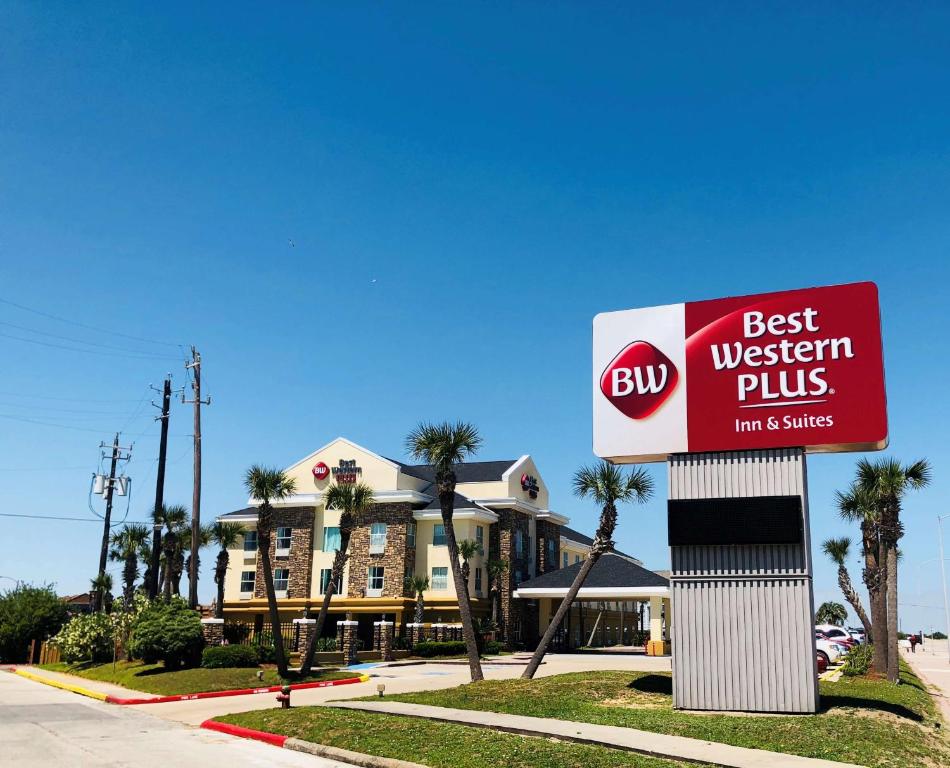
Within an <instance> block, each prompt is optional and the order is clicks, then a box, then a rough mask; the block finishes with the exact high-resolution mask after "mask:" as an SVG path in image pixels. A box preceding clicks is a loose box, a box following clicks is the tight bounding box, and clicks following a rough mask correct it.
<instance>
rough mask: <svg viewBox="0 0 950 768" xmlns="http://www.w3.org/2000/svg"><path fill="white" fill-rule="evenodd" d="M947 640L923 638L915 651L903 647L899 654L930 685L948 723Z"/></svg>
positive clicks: (949, 676) (949, 675)
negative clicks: (922, 642) (921, 644)
mask: <svg viewBox="0 0 950 768" xmlns="http://www.w3.org/2000/svg"><path fill="white" fill-rule="evenodd" d="M947 642H948V641H947V640H925V641H924V644H923V646H919V645H918V646H917V651H916V653H911V652H910V651H909V650H907V649H906V648H904V649H901V654H902V656H903V657H904V661H906V662H907V663H908V664H910V666H911V668H912V669H913V670H914V672H916V673H917V676H918V677H920V678H921V679H923V681H924V682H926V683H928V684H929V685H930V686H931V689H932V690H933V693H934V698H935V699H936V701H937V704H938V706H939V707H940V709H941V710H942V711H943V716H944V719H945V720H946V721H947V722H948V723H950V658H948V656H947V651H948V649H947Z"/></svg>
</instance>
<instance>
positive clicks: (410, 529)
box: [406, 522, 416, 547]
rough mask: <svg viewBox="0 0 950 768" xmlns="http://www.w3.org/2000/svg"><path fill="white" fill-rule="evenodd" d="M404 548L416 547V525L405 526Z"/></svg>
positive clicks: (412, 523) (413, 523)
mask: <svg viewBox="0 0 950 768" xmlns="http://www.w3.org/2000/svg"><path fill="white" fill-rule="evenodd" d="M406 546H407V547H415V546H416V524H415V522H411V523H409V525H408V526H406Z"/></svg>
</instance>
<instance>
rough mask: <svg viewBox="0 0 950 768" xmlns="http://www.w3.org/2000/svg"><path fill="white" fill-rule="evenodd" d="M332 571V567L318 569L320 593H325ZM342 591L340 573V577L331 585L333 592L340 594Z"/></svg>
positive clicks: (341, 576) (341, 575)
mask: <svg viewBox="0 0 950 768" xmlns="http://www.w3.org/2000/svg"><path fill="white" fill-rule="evenodd" d="M332 573H333V569H332V568H321V569H320V594H321V595H325V594H326V593H327V586H329V584H330V575H331V574H332ZM342 593H343V574H340V578H338V579H337V580H336V584H334V585H333V594H334V595H340V594H342Z"/></svg>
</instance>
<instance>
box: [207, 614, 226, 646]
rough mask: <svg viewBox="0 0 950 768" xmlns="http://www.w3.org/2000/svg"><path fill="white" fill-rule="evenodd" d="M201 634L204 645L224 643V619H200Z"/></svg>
mask: <svg viewBox="0 0 950 768" xmlns="http://www.w3.org/2000/svg"><path fill="white" fill-rule="evenodd" d="M201 635H202V637H204V640H205V645H209V646H210V645H224V619H202V620H201Z"/></svg>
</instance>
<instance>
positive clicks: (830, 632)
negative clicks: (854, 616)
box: [815, 624, 860, 643]
mask: <svg viewBox="0 0 950 768" xmlns="http://www.w3.org/2000/svg"><path fill="white" fill-rule="evenodd" d="M815 629H817V630H818V631H819V632H821V633H822V634H823V635H824V636H825V637H827V638H828V639H829V640H831V641H832V642H834V641H836V640H838V638H841V639H842V640H848V641H849V642H850V641H852V640H853V641H854V642H855V643H857V642H860V641H859V640H858V638H856V637H855V636H854V635H852V634H851V633H850V632H849V631H848V630H846V629H844V628H843V627H836V626H835V625H834V624H816V625H815Z"/></svg>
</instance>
